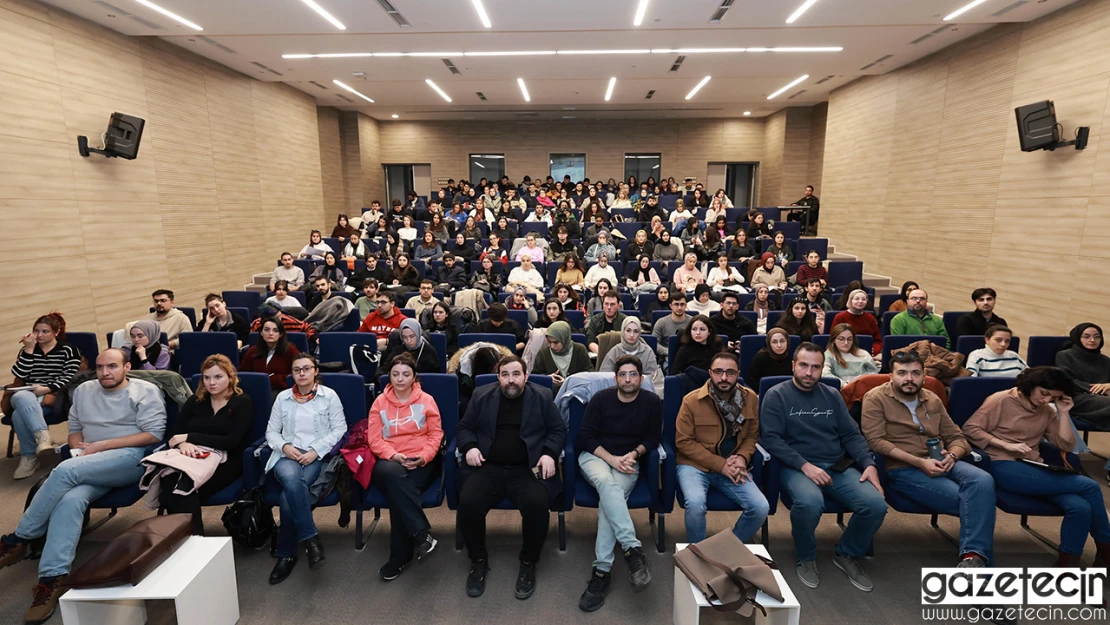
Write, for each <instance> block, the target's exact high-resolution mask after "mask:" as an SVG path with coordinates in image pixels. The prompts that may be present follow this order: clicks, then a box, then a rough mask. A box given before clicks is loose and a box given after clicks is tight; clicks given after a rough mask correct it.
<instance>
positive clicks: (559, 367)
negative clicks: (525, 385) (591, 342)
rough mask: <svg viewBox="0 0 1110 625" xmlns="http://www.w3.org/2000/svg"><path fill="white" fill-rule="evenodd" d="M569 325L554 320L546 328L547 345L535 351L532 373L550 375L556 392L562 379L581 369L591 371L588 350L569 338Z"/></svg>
mask: <svg viewBox="0 0 1110 625" xmlns="http://www.w3.org/2000/svg"><path fill="white" fill-rule="evenodd" d="M571 333H572V331H571V327H570V324H569V323H567V322H566V321H556V322H554V323H552V324H551V325H550V326H548V328H547V332H546V333H545V336H546V338H547V347H545V348H542V349H540V351H538V352H536V359H535V361H534V362H533V364H532V373H535V374H537V375H549V376H551V390H552V392H553V393H555V394H558V393H559V388H560V387H561V386H562V385H563V381H564V380H566V379H567V378H569V377H570V376H572V375H574V374H576V373H581V372H583V371H593V370H594V365H593V363H592V362H590V352H589V351H588V350H587V349H586V346H585V345H583V344H581V343H575V342H574V341H573V340H572V338H571Z"/></svg>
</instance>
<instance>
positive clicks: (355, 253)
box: [341, 230, 370, 260]
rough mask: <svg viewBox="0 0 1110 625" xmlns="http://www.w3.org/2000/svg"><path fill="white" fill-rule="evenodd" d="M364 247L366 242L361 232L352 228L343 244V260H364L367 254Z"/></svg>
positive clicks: (367, 251)
mask: <svg viewBox="0 0 1110 625" xmlns="http://www.w3.org/2000/svg"><path fill="white" fill-rule="evenodd" d="M369 253H370V252H369V250H368V249H367V248H366V243H364V242H363V240H362V232H361V231H359V230H352V231H351V236H350V240H349V241H347V244H346V245H344V246H343V254H342V256H341V258H342V259H343V260H366V256H367V255H368V254H369Z"/></svg>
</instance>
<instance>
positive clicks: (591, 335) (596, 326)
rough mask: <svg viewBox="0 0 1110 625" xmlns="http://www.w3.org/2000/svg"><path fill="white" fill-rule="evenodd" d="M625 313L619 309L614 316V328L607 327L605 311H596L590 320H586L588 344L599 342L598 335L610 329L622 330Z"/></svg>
mask: <svg viewBox="0 0 1110 625" xmlns="http://www.w3.org/2000/svg"><path fill="white" fill-rule="evenodd" d="M625 316H626V315H625V314H624V313H622V312H621V311H619V310H618V311H617V316H616V317H614V318H613V327H612V330H609V329H606V328H605V312H604V311H598V312H596V313H594V314H593V315H592V316H591V317H590V320H589V321H587V322H586V345H589V344H590V343H595V342H597V335H599V334H604V333H606V332H610V331H614V330H615V331H617V332H620V331H621V324H623V323H624V318H625Z"/></svg>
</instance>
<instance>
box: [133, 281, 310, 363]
mask: <svg viewBox="0 0 1110 625" xmlns="http://www.w3.org/2000/svg"><path fill="white" fill-rule="evenodd" d="M290 262H292V261H290ZM302 280H303V278H302ZM150 297H151V299H153V300H154V312H152V313H150V316H148V317H147V319H150V320H151V321H157V322H158V327H160V328H161V329H162V331H163V332H165V333H166V340H168V341H169V342H170V349H177V337H178V336H180V335H181V333H182V332H192V331H193V325H192V323H190V322H189V316H188V315H186V314H185V313H183V312H181V311H180V310H178V309H176V308H174V307H173V291H170V290H169V289H158V290H157V291H155V292H153V293H151V294H150Z"/></svg>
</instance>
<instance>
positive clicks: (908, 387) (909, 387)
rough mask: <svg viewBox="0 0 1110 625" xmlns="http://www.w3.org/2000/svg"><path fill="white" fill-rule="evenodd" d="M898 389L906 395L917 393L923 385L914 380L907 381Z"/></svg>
mask: <svg viewBox="0 0 1110 625" xmlns="http://www.w3.org/2000/svg"><path fill="white" fill-rule="evenodd" d="M898 390H900V391H902V393H903V394H904V395H917V393H918V392H919V391H920V390H921V386H920V385H918V384H914V383H912V382H907V383H905V384H902V385H901V386H899V387H898Z"/></svg>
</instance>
